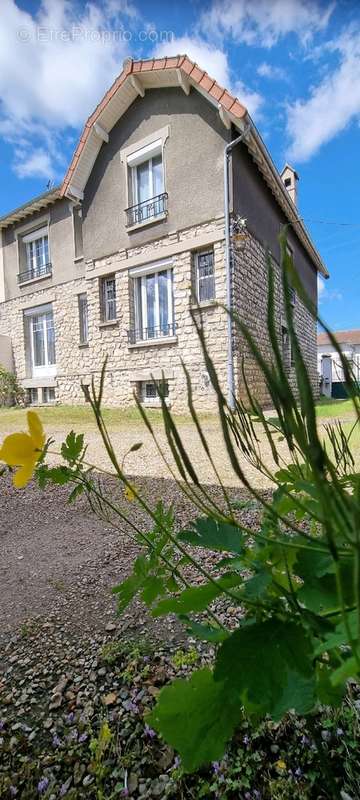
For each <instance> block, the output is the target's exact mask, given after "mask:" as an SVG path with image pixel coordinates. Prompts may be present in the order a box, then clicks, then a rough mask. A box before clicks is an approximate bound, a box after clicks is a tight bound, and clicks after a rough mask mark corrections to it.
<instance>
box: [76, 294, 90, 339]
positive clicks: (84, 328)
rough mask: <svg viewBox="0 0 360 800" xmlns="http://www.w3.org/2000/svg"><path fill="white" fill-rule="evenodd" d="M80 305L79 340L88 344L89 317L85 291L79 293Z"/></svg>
mask: <svg viewBox="0 0 360 800" xmlns="http://www.w3.org/2000/svg"><path fill="white" fill-rule="evenodd" d="M78 307H79V340H80V344H87V343H88V340H89V318H88V301H87V294H86V292H83V293H82V294H79V295H78Z"/></svg>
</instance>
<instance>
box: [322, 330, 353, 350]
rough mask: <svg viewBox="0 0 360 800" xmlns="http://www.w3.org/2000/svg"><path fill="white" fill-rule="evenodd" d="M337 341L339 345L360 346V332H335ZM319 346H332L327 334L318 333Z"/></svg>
mask: <svg viewBox="0 0 360 800" xmlns="http://www.w3.org/2000/svg"><path fill="white" fill-rule="evenodd" d="M333 334H334V336H335V339H336V340H337V342H338V343H339V344H360V330H359V329H354V330H351V331H333ZM317 343H318V345H320V346H321V345H322V344H331V342H330V339H329V337H328V335H327V333H318V337H317Z"/></svg>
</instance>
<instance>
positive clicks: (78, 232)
mask: <svg viewBox="0 0 360 800" xmlns="http://www.w3.org/2000/svg"><path fill="white" fill-rule="evenodd" d="M73 231H74V254H75V259H77V258H82V256H83V232H82V209H81V208H78V207H74V208H73Z"/></svg>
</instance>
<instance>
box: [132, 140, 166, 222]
mask: <svg viewBox="0 0 360 800" xmlns="http://www.w3.org/2000/svg"><path fill="white" fill-rule="evenodd" d="M127 168H128V178H129V200H130V207H129V208H128V209H127V211H126V213H127V225H128V226H131V225H136V224H138V223H141V222H146V221H147V220H151V219H152V218H155V217H158V216H159V215H161V214H164V213H165V212H166V205H165V203H166V197H165V195H164V165H163V155H162V140H161V139H159V140H157V141H155V142H153V143H152V144H150V145H147V146H146V147H142V148H141V149H140V150H138V151H136V152H135V153H132V154H131V155H129V156H128V157H127Z"/></svg>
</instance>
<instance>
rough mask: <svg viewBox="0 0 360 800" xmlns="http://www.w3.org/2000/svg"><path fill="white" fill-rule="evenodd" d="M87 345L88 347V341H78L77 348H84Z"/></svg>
mask: <svg viewBox="0 0 360 800" xmlns="http://www.w3.org/2000/svg"><path fill="white" fill-rule="evenodd" d="M87 347H89V342H80V343H79V344H78V348H79V350H86V348H87Z"/></svg>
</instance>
